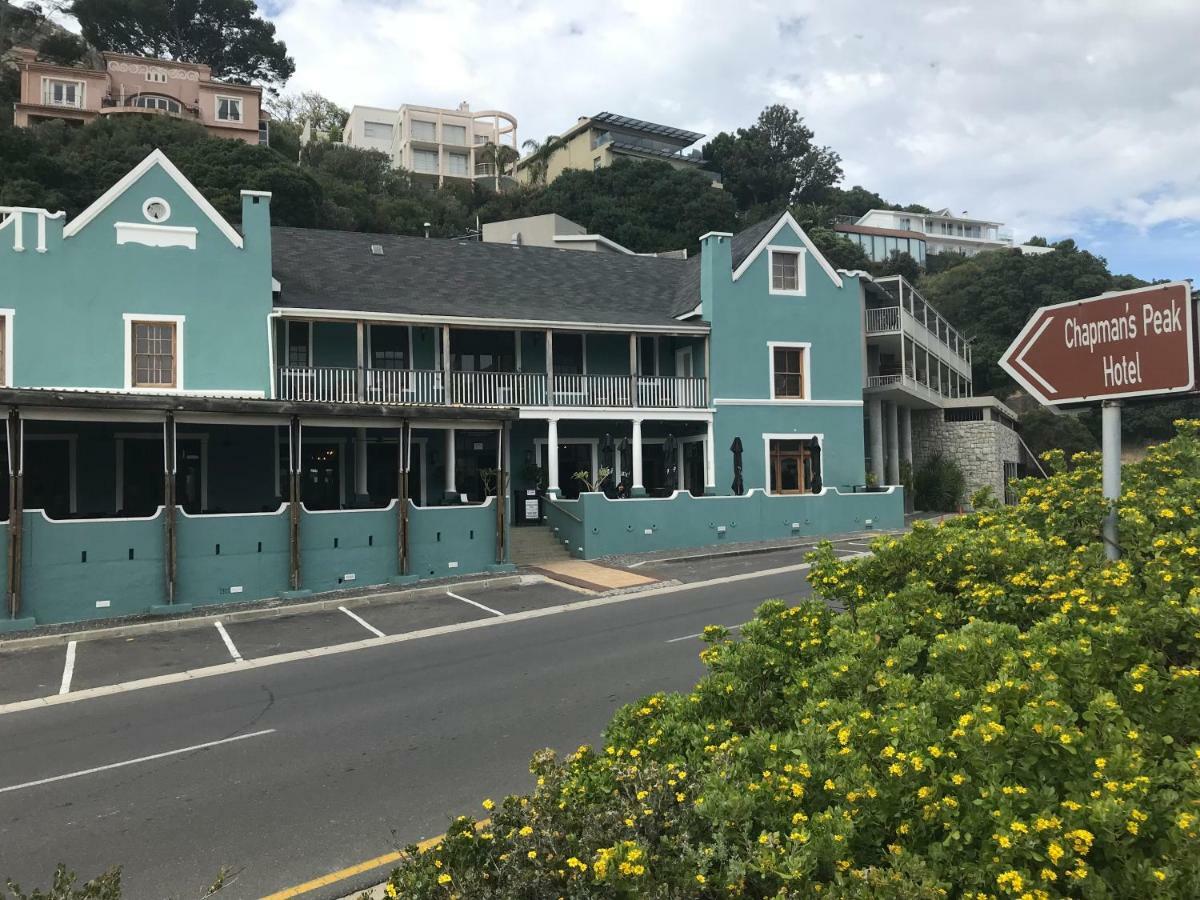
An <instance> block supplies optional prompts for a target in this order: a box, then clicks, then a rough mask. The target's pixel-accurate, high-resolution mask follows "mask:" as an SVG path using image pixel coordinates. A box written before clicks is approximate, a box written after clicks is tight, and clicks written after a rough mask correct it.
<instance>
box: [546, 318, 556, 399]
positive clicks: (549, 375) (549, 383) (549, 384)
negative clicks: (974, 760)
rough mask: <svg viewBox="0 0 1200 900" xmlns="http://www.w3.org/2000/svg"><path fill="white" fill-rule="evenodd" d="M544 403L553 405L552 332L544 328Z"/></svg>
mask: <svg viewBox="0 0 1200 900" xmlns="http://www.w3.org/2000/svg"><path fill="white" fill-rule="evenodd" d="M546 405H547V406H553V405H554V332H553V331H551V330H550V329H549V328H547V329H546Z"/></svg>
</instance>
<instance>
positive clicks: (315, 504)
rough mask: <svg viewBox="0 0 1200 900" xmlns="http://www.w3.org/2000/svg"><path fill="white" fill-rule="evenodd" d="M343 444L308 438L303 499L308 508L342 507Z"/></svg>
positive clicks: (301, 477)
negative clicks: (309, 439) (310, 440)
mask: <svg viewBox="0 0 1200 900" xmlns="http://www.w3.org/2000/svg"><path fill="white" fill-rule="evenodd" d="M341 455H342V448H341V445H340V444H338V443H335V442H333V441H313V442H311V443H309V442H305V444H304V456H303V460H304V462H303V468H302V469H301V470H300V500H301V502H303V503H304V505H305V507H307V508H308V509H338V508H340V507H341V500H342V492H341V486H342V485H341V475H342V459H341Z"/></svg>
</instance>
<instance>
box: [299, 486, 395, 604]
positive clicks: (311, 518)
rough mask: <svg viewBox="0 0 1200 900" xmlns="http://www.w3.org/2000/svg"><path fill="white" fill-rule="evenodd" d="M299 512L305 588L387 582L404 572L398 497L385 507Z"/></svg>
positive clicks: (350, 586) (316, 588)
mask: <svg viewBox="0 0 1200 900" xmlns="http://www.w3.org/2000/svg"><path fill="white" fill-rule="evenodd" d="M300 516H301V520H300V558H301V570H300V577H301V581H302V582H303V586H304V588H305V590H310V591H338V590H344V589H346V588H353V587H366V586H369V585H373V584H385V583H387V581H388V579H390V578H392V577H394V576H396V575H398V574H399V569H398V568H397V565H398V552H397V542H396V529H397V527H398V526H397V522H396V508H395V502H393V503H392V505H390V506H388V507H386V508H384V509H362V510H340V511H337V512H309V511H308V510H307V509H304V510H302V511H301V514H300ZM347 576H353V577H352V578H347Z"/></svg>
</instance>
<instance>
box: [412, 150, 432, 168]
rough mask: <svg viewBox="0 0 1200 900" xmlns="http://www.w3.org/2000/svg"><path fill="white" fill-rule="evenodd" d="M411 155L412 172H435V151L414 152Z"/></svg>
mask: <svg viewBox="0 0 1200 900" xmlns="http://www.w3.org/2000/svg"><path fill="white" fill-rule="evenodd" d="M412 154H413V171H414V172H428V173H436V172H437V170H438V155H437V151H436V150H414V151H413V152H412Z"/></svg>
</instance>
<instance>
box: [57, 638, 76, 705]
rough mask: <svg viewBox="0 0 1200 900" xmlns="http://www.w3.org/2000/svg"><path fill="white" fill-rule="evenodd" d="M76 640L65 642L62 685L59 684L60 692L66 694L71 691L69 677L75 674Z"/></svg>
mask: <svg viewBox="0 0 1200 900" xmlns="http://www.w3.org/2000/svg"><path fill="white" fill-rule="evenodd" d="M76 643H77V642H76V641H71V642H70V643H68V644H67V661H66V663H65V664H64V665H63V677H62V685H61V686H59V689H58V692H59V693H60V694H68V693H70V692H71V678H72V676H73V675H74V674H75V644H76Z"/></svg>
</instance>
